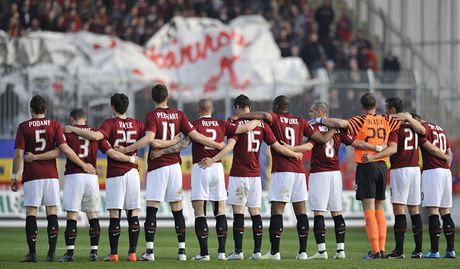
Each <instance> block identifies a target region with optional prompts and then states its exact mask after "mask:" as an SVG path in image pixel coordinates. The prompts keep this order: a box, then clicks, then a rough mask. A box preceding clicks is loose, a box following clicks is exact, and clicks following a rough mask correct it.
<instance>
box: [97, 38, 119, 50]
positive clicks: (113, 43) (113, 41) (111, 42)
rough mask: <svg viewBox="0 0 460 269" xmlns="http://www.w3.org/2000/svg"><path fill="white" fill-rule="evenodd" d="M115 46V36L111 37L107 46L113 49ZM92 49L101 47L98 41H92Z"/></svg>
mask: <svg viewBox="0 0 460 269" xmlns="http://www.w3.org/2000/svg"><path fill="white" fill-rule="evenodd" d="M116 46H117V40H116V39H115V38H112V39H111V40H110V45H109V46H108V48H110V49H113V48H115V47H116ZM93 49H95V50H97V49H102V45H101V43H98V42H95V43H93Z"/></svg>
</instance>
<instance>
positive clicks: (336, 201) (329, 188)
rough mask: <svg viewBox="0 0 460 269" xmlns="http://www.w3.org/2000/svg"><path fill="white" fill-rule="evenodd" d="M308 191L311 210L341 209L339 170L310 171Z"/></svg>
mask: <svg viewBox="0 0 460 269" xmlns="http://www.w3.org/2000/svg"><path fill="white" fill-rule="evenodd" d="M308 193H309V196H310V207H311V210H313V211H342V174H341V173H340V171H331V172H319V173H311V174H310V178H309V179H308Z"/></svg>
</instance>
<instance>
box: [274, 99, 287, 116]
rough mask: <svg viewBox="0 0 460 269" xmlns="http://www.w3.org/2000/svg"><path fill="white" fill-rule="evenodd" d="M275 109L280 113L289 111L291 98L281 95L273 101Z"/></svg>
mask: <svg viewBox="0 0 460 269" xmlns="http://www.w3.org/2000/svg"><path fill="white" fill-rule="evenodd" d="M273 108H276V109H277V110H278V111H283V112H285V111H288V110H289V97H287V96H286V95H279V96H277V97H276V98H275V99H274V100H273Z"/></svg>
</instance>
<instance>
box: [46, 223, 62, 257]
mask: <svg viewBox="0 0 460 269" xmlns="http://www.w3.org/2000/svg"><path fill="white" fill-rule="evenodd" d="M46 218H47V219H48V227H47V230H48V244H49V250H48V253H55V252H56V244H57V239H58V235H59V224H58V218H57V215H48V216H47V217H46Z"/></svg>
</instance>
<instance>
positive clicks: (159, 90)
mask: <svg viewBox="0 0 460 269" xmlns="http://www.w3.org/2000/svg"><path fill="white" fill-rule="evenodd" d="M166 97H168V88H167V87H166V85H164V84H157V85H155V86H153V87H152V99H153V101H154V102H155V103H157V104H159V103H163V102H164V101H165V100H166Z"/></svg>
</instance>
